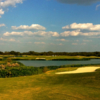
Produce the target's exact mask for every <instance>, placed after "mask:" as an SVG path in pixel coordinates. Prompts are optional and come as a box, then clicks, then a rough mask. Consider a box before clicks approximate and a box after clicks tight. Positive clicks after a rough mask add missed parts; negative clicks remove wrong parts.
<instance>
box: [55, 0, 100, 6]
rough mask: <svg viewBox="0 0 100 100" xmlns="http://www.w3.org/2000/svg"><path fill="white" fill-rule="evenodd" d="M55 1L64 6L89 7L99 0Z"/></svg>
mask: <svg viewBox="0 0 100 100" xmlns="http://www.w3.org/2000/svg"><path fill="white" fill-rule="evenodd" d="M56 1H58V2H61V3H65V4H78V5H90V4H93V3H96V2H99V1H100V0H56Z"/></svg>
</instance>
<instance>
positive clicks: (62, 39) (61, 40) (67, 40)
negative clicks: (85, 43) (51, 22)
mask: <svg viewBox="0 0 100 100" xmlns="http://www.w3.org/2000/svg"><path fill="white" fill-rule="evenodd" d="M57 41H68V40H65V39H57Z"/></svg>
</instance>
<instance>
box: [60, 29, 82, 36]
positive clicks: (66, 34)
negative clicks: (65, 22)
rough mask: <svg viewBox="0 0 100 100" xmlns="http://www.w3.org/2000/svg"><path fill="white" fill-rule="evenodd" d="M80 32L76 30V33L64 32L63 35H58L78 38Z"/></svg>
mask: <svg viewBox="0 0 100 100" xmlns="http://www.w3.org/2000/svg"><path fill="white" fill-rule="evenodd" d="M80 33H81V32H80V31H79V30H76V31H65V32H63V33H61V34H60V35H61V36H63V37H67V36H78V35H80Z"/></svg>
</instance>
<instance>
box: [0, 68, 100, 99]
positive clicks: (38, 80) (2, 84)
mask: <svg viewBox="0 0 100 100" xmlns="http://www.w3.org/2000/svg"><path fill="white" fill-rule="evenodd" d="M75 69H77V67H73V68H72V67H68V68H60V69H56V70H52V71H48V72H46V73H44V74H39V75H34V76H26V77H25V76H24V77H15V78H0V100H7V99H9V100H99V99H100V70H98V71H96V72H93V73H84V74H72V75H67V74H66V75H55V72H58V71H64V70H75Z"/></svg>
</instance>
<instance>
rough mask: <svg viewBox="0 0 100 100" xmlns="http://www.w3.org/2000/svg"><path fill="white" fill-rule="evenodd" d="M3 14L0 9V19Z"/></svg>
mask: <svg viewBox="0 0 100 100" xmlns="http://www.w3.org/2000/svg"><path fill="white" fill-rule="evenodd" d="M3 14H4V11H3V9H0V18H1V15H3Z"/></svg>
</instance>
